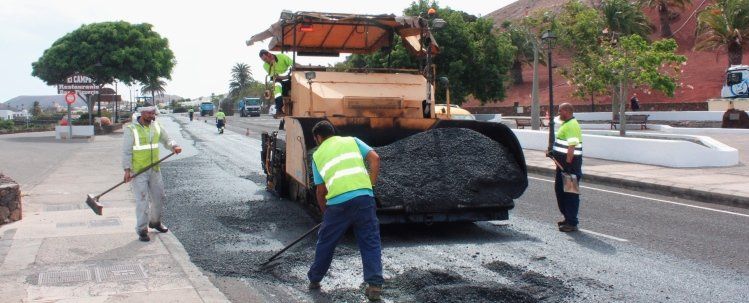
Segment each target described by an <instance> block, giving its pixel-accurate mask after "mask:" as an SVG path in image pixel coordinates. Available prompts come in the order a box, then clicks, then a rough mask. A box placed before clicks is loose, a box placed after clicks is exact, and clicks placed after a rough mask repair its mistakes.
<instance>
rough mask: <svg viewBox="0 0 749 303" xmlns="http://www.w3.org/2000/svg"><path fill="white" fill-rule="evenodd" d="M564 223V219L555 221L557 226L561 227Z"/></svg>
mask: <svg viewBox="0 0 749 303" xmlns="http://www.w3.org/2000/svg"><path fill="white" fill-rule="evenodd" d="M565 224H567V221H564V220H562V221H559V222H557V227H562V225H565Z"/></svg>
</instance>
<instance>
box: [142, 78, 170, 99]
mask: <svg viewBox="0 0 749 303" xmlns="http://www.w3.org/2000/svg"><path fill="white" fill-rule="evenodd" d="M165 86H166V82H164V80H161V79H159V78H148V80H147V81H146V82H145V83H143V86H142V87H141V88H140V91H142V92H151V101H152V102H153V105H156V95H159V96H160V97H163V96H164V93H165V92H166V89H165V88H164V87H165Z"/></svg>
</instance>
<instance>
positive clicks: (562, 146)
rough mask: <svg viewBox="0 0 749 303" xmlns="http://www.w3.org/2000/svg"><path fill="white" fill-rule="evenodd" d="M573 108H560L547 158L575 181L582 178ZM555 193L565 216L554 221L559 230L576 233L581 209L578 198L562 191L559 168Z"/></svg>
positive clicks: (579, 140)
mask: <svg viewBox="0 0 749 303" xmlns="http://www.w3.org/2000/svg"><path fill="white" fill-rule="evenodd" d="M573 114H574V108H573V107H572V105H571V104H569V103H562V104H561V105H559V118H560V119H561V120H562V125H561V126H560V127H559V130H558V131H557V132H556V140H554V146H553V147H552V150H551V151H550V156H551V157H553V158H554V159H555V160H557V162H558V163H560V164H561V165H562V167H563V168H564V171H565V172H567V173H571V174H574V175H575V176H577V180H580V179H581V178H582V177H583V172H582V166H583V136H582V132H581V130H580V124H578V123H577V119H575V116H574V115H573ZM554 192H555V193H556V197H557V206H558V207H559V211H560V212H561V213H562V215H563V216H564V220H562V221H560V222H557V225H558V227H559V231H562V232H571V231H577V230H578V228H577V225H578V219H577V213H578V211H579V208H580V195H579V194H575V193H567V192H564V183H563V180H562V169H560V168H559V167H557V170H556V178H555V179H554Z"/></svg>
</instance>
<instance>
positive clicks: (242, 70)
mask: <svg viewBox="0 0 749 303" xmlns="http://www.w3.org/2000/svg"><path fill="white" fill-rule="evenodd" d="M253 81H254V80H253V79H252V72H251V71H250V66H249V65H247V64H245V63H237V64H235V65H234V67H232V68H231V82H229V94H230V95H231V96H233V97H237V96H239V94H240V93H242V91H244V90H245V89H247V88H248V87H250V85H251V84H252V82H253Z"/></svg>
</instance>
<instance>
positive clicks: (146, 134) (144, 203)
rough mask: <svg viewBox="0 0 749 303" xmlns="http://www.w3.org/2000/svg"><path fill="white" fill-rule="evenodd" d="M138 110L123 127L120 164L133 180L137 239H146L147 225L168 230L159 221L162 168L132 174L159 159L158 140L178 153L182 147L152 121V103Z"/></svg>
mask: <svg viewBox="0 0 749 303" xmlns="http://www.w3.org/2000/svg"><path fill="white" fill-rule="evenodd" d="M140 114H141V115H140V116H139V117H138V119H137V120H136V121H133V123H130V125H128V126H127V127H125V129H124V136H123V140H124V144H123V147H122V167H123V168H124V170H125V178H124V179H125V182H130V181H132V182H133V183H132V187H133V193H134V194H135V217H136V225H135V232H136V233H137V234H138V239H139V240H141V241H144V242H148V241H150V240H151V238H150V237H148V229H147V227H150V228H153V229H156V230H158V231H159V232H162V233H165V232H167V231H169V229H168V228H166V226H164V224H162V223H161V215H162V211H163V209H164V200H165V199H166V194H165V193H164V181H163V180H162V178H161V170H160V168H159V166H158V165H157V166H154V167H152V168H150V169H148V171H146V172H144V173H142V174H140V175H138V176H137V177H135V178H133V177H132V176H133V175H135V174H136V173H138V172H140V171H142V170H143V169H144V168H145V167H147V166H149V165H151V164H152V163H154V162H157V161H159V143H161V144H163V145H164V146H165V147H166V148H168V149H169V150H172V151H174V153H177V154H179V153H180V152H182V148H181V147H180V146H179V145H177V144H176V143H175V142H174V140H171V139H170V138H169V135H168V134H167V133H166V131H165V130H164V128H163V127H162V126H161V125H160V124H159V123H158V122H156V121H155V119H156V108H155V107H153V106H149V107H141V108H140ZM149 200H150V201H149ZM149 202H150V203H149ZM146 224H148V226H146Z"/></svg>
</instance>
